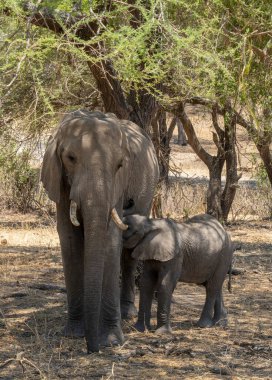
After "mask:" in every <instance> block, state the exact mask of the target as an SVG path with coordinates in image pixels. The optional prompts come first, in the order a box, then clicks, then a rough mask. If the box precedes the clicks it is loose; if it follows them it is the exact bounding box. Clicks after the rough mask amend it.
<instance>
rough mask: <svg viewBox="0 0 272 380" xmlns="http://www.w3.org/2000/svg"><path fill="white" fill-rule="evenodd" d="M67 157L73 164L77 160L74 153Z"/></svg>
mask: <svg viewBox="0 0 272 380" xmlns="http://www.w3.org/2000/svg"><path fill="white" fill-rule="evenodd" d="M67 158H68V160H69V161H70V162H72V163H73V164H74V163H75V162H76V157H75V156H74V155H73V154H68V156H67Z"/></svg>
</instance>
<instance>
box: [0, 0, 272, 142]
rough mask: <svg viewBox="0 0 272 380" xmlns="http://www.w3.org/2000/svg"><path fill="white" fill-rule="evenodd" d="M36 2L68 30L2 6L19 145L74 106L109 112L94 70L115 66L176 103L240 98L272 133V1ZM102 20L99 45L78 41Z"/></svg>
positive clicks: (4, 54) (10, 108)
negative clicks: (194, 98)
mask: <svg viewBox="0 0 272 380" xmlns="http://www.w3.org/2000/svg"><path fill="white" fill-rule="evenodd" d="M32 3H33V4H34V5H36V6H37V9H38V10H41V11H42V10H43V9H45V8H47V12H48V14H50V15H51V16H52V17H53V16H54V18H55V20H56V21H57V22H58V24H59V26H61V28H62V29H63V31H64V32H63V33H62V34H55V33H53V32H51V31H49V30H47V29H46V28H39V27H37V26H34V25H32V23H31V16H29V13H27V12H26V10H25V7H24V2H22V1H21V0H11V1H7V0H2V1H0V25H1V28H0V49H1V55H0V75H1V81H0V97H1V110H0V118H1V130H2V131H6V132H9V133H8V135H10V136H11V135H12V138H13V139H14V138H15V135H16V139H15V140H16V143H20V141H24V140H26V139H37V136H38V137H39V136H41V135H43V133H44V132H45V131H47V130H48V129H50V128H51V127H52V126H53V125H55V123H56V122H57V120H58V119H59V117H60V115H61V114H62V113H63V112H65V111H67V110H70V109H74V108H90V109H91V108H95V107H97V106H99V107H100V108H101V107H103V106H102V102H101V99H100V93H99V91H97V87H96V83H95V81H94V79H93V77H92V76H91V73H90V70H89V67H88V64H90V63H92V64H97V63H99V62H101V61H105V60H110V61H111V62H112V65H113V67H114V69H115V72H116V76H117V78H118V79H119V81H120V84H121V87H122V90H123V92H124V94H125V96H126V95H128V94H129V93H130V91H131V90H134V91H136V92H138V93H141V91H145V92H147V93H151V94H153V95H154V96H155V97H156V98H157V100H158V101H159V102H160V103H161V104H163V105H167V106H168V105H169V104H170V105H172V104H174V103H175V102H176V101H177V100H183V99H184V98H188V97H191V96H202V97H205V98H210V99H212V100H216V101H217V102H219V103H221V104H222V105H224V104H225V103H226V101H231V103H232V105H233V106H234V107H235V108H236V109H237V110H238V111H241V110H242V111H243V114H245V115H246V116H247V119H248V120H250V121H252V123H253V124H254V126H257V128H259V130H260V131H261V132H265V133H268V134H272V122H271V121H272V118H271V109H272V96H271V88H272V70H271V66H272V57H271V55H272V54H271V53H272V32H271V30H272V20H271V1H270V0H269V1H267V0H254V1H248V0H235V1H234V0H207V1H203V0H196V1H193V2H190V1H188V0H166V1H162V0H149V1H144V0H135V1H130V2H126V1H113V2H111V1H102V0H96V1H89V0H82V1H81V2H80V1H75V0H42V1H40V0H35V1H34V0H33V2H32ZM7 9H8V11H7ZM71 20H72V21H73V22H72V21H71ZM94 22H95V23H96V24H97V25H98V28H97V29H95V34H94V35H93V36H92V37H91V39H90V40H88V39H87V38H85V37H84V36H83V35H80V34H79V35H76V31H78V30H81V28H82V27H83V26H84V25H85V26H86V25H89V27H90V28H91V29H92V25H93V23H94ZM98 47H99V49H98ZM10 131H12V132H15V131H16V132H15V133H10Z"/></svg>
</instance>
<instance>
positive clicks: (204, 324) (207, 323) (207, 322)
mask: <svg viewBox="0 0 272 380" xmlns="http://www.w3.org/2000/svg"><path fill="white" fill-rule="evenodd" d="M196 325H197V327H201V328H209V327H212V326H214V321H213V319H211V318H208V317H206V318H200V320H199V321H198V322H197V324H196Z"/></svg>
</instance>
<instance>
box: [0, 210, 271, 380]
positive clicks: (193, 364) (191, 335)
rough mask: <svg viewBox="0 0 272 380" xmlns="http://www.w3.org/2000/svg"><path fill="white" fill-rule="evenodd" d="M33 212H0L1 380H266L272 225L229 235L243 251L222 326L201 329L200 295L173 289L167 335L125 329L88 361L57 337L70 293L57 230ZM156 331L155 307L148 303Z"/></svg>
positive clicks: (244, 226)
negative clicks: (118, 343)
mask: <svg viewBox="0 0 272 380" xmlns="http://www.w3.org/2000/svg"><path fill="white" fill-rule="evenodd" d="M45 222H46V223H44V221H43V220H42V219H41V218H40V217H37V216H35V215H26V216H20V215H14V214H10V215H9V214H2V215H0V241H1V245H0V278H1V315H0V341H1V343H0V379H6V380H8V379H39V378H41V379H118V380H119V379H159V378H163V379H271V378H272V363H271V358H272V344H271V343H272V314H271V308H272V294H271V283H272V272H271V268H272V266H271V264H272V235H271V228H272V222H271V221H267V220H266V221H247V222H240V223H236V224H235V225H232V226H230V227H229V228H228V230H229V231H230V233H231V235H232V237H233V240H234V241H235V242H237V243H239V244H241V250H239V251H236V253H235V258H236V262H235V267H236V268H239V269H242V270H243V273H242V274H240V275H238V276H233V277H232V288H233V292H232V293H228V291H227V281H226V282H225V284H224V294H225V304H226V307H227V309H228V313H229V323H228V327H227V328H220V327H215V328H211V329H199V328H197V327H196V325H195V324H196V322H197V319H198V317H199V315H200V311H201V308H202V305H203V302H204V289H202V288H201V287H197V286H192V285H191V286H189V285H186V284H179V285H178V287H177V289H176V291H175V294H174V297H175V303H174V304H173V305H172V327H173V335H172V336H167V337H159V336H156V335H155V334H154V333H144V334H141V333H138V332H135V331H134V329H133V324H132V323H124V325H123V329H124V332H125V336H126V342H125V344H124V345H123V346H122V347H115V348H108V349H103V350H101V352H100V353H98V354H92V355H86V351H85V342H84V339H76V340H73V339H67V338H64V337H63V336H62V334H61V332H62V329H63V326H64V323H65V318H66V315H67V314H66V294H65V293H64V279H63V272H62V264H61V255H60V248H59V242H58V237H57V233H56V229H55V226H54V225H48V221H45ZM153 308H154V310H153V311H154V315H153V317H154V320H153V322H154V324H155V311H156V303H155V301H154V305H153Z"/></svg>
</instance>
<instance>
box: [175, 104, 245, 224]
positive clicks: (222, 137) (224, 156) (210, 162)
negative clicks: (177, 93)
mask: <svg viewBox="0 0 272 380" xmlns="http://www.w3.org/2000/svg"><path fill="white" fill-rule="evenodd" d="M187 103H190V104H194V105H196V104H202V105H206V106H207V105H210V104H209V102H206V101H205V100H204V99H201V98H192V99H190V100H189V99H188V100H187ZM210 112H211V115H212V123H213V128H214V131H213V142H214V144H215V146H216V148H217V153H216V155H211V154H210V153H208V152H207V151H206V150H205V149H204V148H203V146H202V145H201V143H200V141H199V139H198V137H197V135H196V132H195V129H194V126H193V124H192V122H191V120H190V118H189V117H188V115H187V112H186V103H185V102H184V103H181V104H179V106H178V107H177V108H176V111H175V114H176V115H177V117H178V118H179V119H180V120H181V122H182V125H183V127H184V130H185V132H186V135H187V138H188V142H189V144H190V145H191V147H192V148H193V150H194V152H195V153H196V154H197V155H198V157H199V158H200V159H201V160H202V161H203V162H204V163H205V164H206V165H207V167H208V169H209V186H208V191H207V207H206V212H207V213H208V214H211V215H213V216H215V217H216V218H217V219H218V220H222V221H225V222H226V221H227V218H228V214H229V212H230V208H231V205H232V202H233V200H234V197H235V193H236V189H237V187H238V181H239V179H240V178H241V174H240V175H238V173H237V155H236V148H235V143H236V115H235V114H234V113H233V112H232V110H231V108H230V106H229V105H228V104H227V105H226V106H225V107H224V108H220V107H219V106H218V104H216V103H214V104H212V107H211V108H210ZM219 112H220V114H221V115H223V117H224V128H221V127H220V125H219V122H218V114H219ZM225 163H226V182H225V186H224V190H223V191H222V179H221V177H222V170H223V167H224V164H225Z"/></svg>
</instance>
